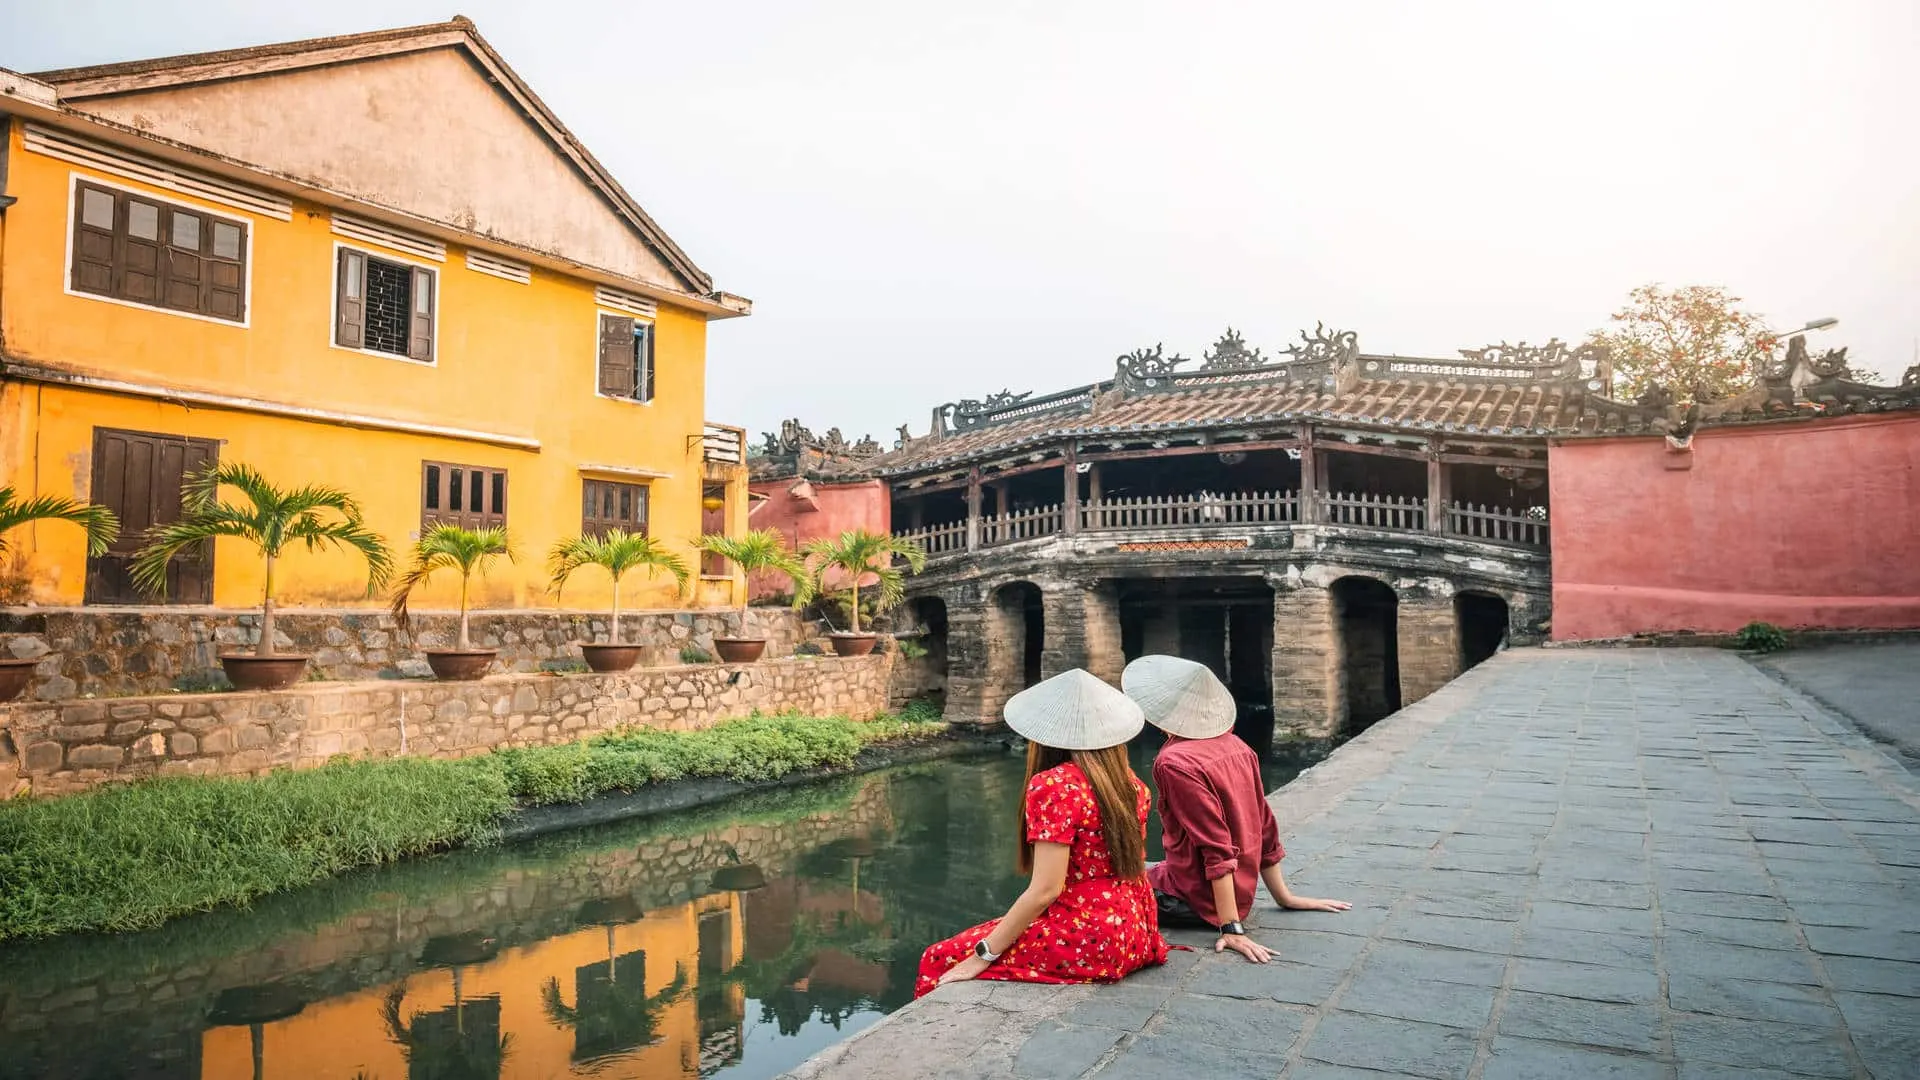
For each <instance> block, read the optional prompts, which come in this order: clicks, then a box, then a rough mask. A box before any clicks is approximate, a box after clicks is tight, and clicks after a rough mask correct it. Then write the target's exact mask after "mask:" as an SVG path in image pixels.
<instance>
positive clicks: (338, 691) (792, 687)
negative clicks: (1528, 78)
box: [0, 653, 893, 797]
mask: <svg viewBox="0 0 1920 1080" xmlns="http://www.w3.org/2000/svg"><path fill="white" fill-rule="evenodd" d="M892 660H893V657H892V654H890V653H889V654H884V655H877V656H869V657H858V658H851V659H841V658H837V657H818V658H812V657H795V658H791V659H785V660H769V661H763V662H761V663H758V664H741V665H719V664H691V665H678V666H673V667H662V668H636V669H634V670H633V671H631V672H628V673H626V674H621V675H546V674H529V675H506V676H497V677H494V678H489V679H485V680H482V681H480V682H472V683H440V682H425V681H412V680H408V681H393V680H386V681H375V682H356V683H331V684H327V683H321V684H311V685H306V686H301V687H296V688H294V689H292V690H286V691H281V692H278V693H249V694H167V695H164V696H146V697H123V698H106V699H96V700H90V701H89V700H77V701H65V702H40V703H24V704H23V703H15V704H12V705H0V797H3V796H6V795H9V794H18V793H20V792H21V790H22V789H23V788H28V789H30V790H31V791H32V793H34V794H39V795H58V794H67V793H71V792H74V791H80V790H84V789H86V788H88V787H92V786H94V785H96V784H101V783H106V782H110V781H115V780H129V779H135V778H138V777H143V776H153V775H160V776H170V775H193V776H233V775H249V774H258V773H262V772H265V771H268V770H271V769H275V768H282V767H293V768H310V767H313V766H317V765H321V764H325V763H326V762H327V761H328V760H329V759H331V758H333V757H334V756H335V755H339V754H345V755H348V756H350V757H356V758H359V757H393V756H398V755H406V754H410V755H417V756H430V757H464V756H467V755H471V754H479V753H484V752H486V751H488V750H491V749H493V748H495V747H500V746H544V745H553V744H557V743H568V742H575V741H578V740H580V739H584V738H587V737H589V736H592V735H597V734H600V733H602V732H606V731H612V730H614V729H616V728H620V727H626V726H634V725H640V726H646V727H655V728H663V729H671V730H692V729H697V728H704V727H709V726H711V725H713V724H715V723H718V722H720V721H721V720H726V719H731V718H735V717H741V716H746V715H748V714H750V713H754V712H762V713H778V712H786V711H795V712H800V713H805V714H808V715H815V716H828V715H845V716H852V717H856V718H860V719H866V718H870V717H872V716H874V715H875V714H877V713H879V712H881V711H882V710H884V709H885V708H886V707H887V701H888V685H889V674H890V668H891V666H892Z"/></svg>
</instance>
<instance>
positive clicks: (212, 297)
mask: <svg viewBox="0 0 1920 1080" xmlns="http://www.w3.org/2000/svg"><path fill="white" fill-rule="evenodd" d="M207 225H208V234H207V238H206V242H205V243H204V244H202V245H201V246H202V247H203V248H204V249H205V251H206V263H205V270H206V280H205V281H204V282H202V283H201V296H200V310H201V311H203V312H205V313H206V314H208V315H212V316H214V317H216V318H221V319H233V320H235V321H238V320H240V319H242V318H244V317H245V316H246V307H247V305H246V287H247V284H246V283H247V275H246V262H245V259H246V255H247V230H246V226H244V225H241V224H239V223H237V222H232V221H221V220H218V219H216V220H214V221H211V222H208V223H207Z"/></svg>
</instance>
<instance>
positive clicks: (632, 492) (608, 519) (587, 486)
mask: <svg viewBox="0 0 1920 1080" xmlns="http://www.w3.org/2000/svg"><path fill="white" fill-rule="evenodd" d="M580 496H581V497H580V531H581V532H582V533H584V534H586V535H588V536H604V535H606V532H607V530H608V529H624V530H626V531H627V532H630V533H638V534H640V535H641V536H645V535H646V534H647V486H646V485H645V484H622V483H620V482H618V481H614V480H586V481H583V482H582V483H581V485H580Z"/></svg>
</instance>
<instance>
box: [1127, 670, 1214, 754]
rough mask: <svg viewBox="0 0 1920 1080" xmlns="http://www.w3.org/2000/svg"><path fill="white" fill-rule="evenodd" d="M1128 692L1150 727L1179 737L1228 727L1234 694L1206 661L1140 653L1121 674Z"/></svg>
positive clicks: (1209, 734) (1206, 734)
mask: <svg viewBox="0 0 1920 1080" xmlns="http://www.w3.org/2000/svg"><path fill="white" fill-rule="evenodd" d="M1120 685H1121V686H1122V687H1123V688H1125V689H1126V692H1127V696H1128V697H1130V698H1132V699H1133V700H1134V701H1136V702H1139V704H1140V711H1141V712H1144V713H1145V714H1146V717H1147V721H1148V722H1149V723H1151V724H1152V725H1153V726H1154V727H1157V728H1159V729H1160V730H1162V731H1164V732H1166V733H1167V734H1169V735H1178V736H1180V737H1181V738H1183V739H1211V738H1213V737H1214V736H1215V735H1224V734H1226V733H1227V732H1229V731H1232V730H1233V720H1234V717H1235V716H1236V715H1238V713H1239V711H1240V710H1239V707H1238V706H1237V705H1235V704H1234V701H1233V693H1232V692H1231V691H1229V690H1228V689H1227V688H1226V686H1224V685H1223V684H1222V683H1221V682H1220V680H1219V679H1218V678H1215V677H1214V674H1213V672H1212V671H1211V670H1209V669H1208V667H1207V666H1206V665H1205V664H1196V663H1194V662H1193V661H1191V660H1182V659H1180V658H1179V657H1177V656H1143V657H1141V658H1140V659H1138V660H1135V661H1134V662H1133V663H1131V664H1128V665H1127V670H1126V671H1125V672H1123V673H1121V675H1120Z"/></svg>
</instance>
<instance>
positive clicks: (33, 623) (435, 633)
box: [0, 608, 810, 701]
mask: <svg viewBox="0 0 1920 1080" xmlns="http://www.w3.org/2000/svg"><path fill="white" fill-rule="evenodd" d="M470 621H471V634H472V637H473V640H474V643H475V644H476V645H478V646H480V647H482V648H490V649H498V650H500V658H499V660H498V661H497V667H496V670H498V671H537V670H540V669H541V668H542V667H543V666H547V667H550V666H553V665H555V664H564V663H566V662H568V661H574V662H577V661H579V659H580V648H579V643H580V642H582V641H588V642H591V641H605V640H610V636H609V634H608V630H609V627H610V623H611V619H610V617H609V616H608V614H607V613H605V612H581V611H484V612H475V613H473V614H472V616H471V620H470ZM746 622H747V628H748V629H747V633H746V636H751V637H766V638H767V639H768V645H767V655H769V656H787V655H790V654H792V652H793V650H794V648H795V647H796V646H798V645H799V644H800V643H801V642H802V641H803V640H805V639H806V638H807V637H808V636H809V635H810V630H809V627H808V625H807V624H806V623H805V622H803V621H802V620H801V619H800V617H799V616H797V615H795V614H794V613H793V612H792V611H789V610H788V609H786V608H749V609H748V610H747V616H746ZM457 626H458V619H457V617H456V616H455V615H453V614H451V613H447V612H426V613H416V614H415V615H414V617H413V633H412V634H411V635H403V634H402V633H401V632H400V629H399V627H398V626H397V625H395V622H394V619H393V617H392V616H391V615H389V614H387V613H386V612H385V611H383V610H374V609H366V608H347V609H337V610H335V609H313V608H295V609H292V610H288V611H283V612H280V613H279V615H278V616H277V617H276V618H275V620H274V627H275V630H276V635H275V636H276V638H277V639H278V640H277V642H276V644H277V645H278V646H279V647H280V648H281V649H282V650H284V651H287V652H300V653H308V654H311V655H312V657H313V663H312V668H311V675H310V677H311V678H313V679H315V680H325V681H351V680H360V679H393V678H403V677H408V678H417V677H422V676H425V675H426V674H427V667H426V660H425V659H424V658H423V657H422V656H421V654H420V650H421V649H438V648H448V647H451V646H452V644H453V642H454V639H455V637H456V635H457ZM739 626H740V613H739V612H738V611H638V612H623V613H622V614H621V616H620V632H621V637H622V639H623V640H625V641H629V642H633V643H637V644H640V645H645V646H648V647H649V649H650V650H651V651H652V653H653V655H652V656H651V657H650V659H651V660H652V661H653V662H655V663H673V662H677V661H678V659H679V652H680V649H681V648H682V647H683V646H687V645H693V646H697V647H699V648H701V649H704V650H708V651H711V650H712V647H713V637H714V635H715V634H719V635H721V636H722V637H725V636H728V635H729V634H735V633H738V628H739ZM259 641H260V616H259V614H258V613H257V612H253V611H233V610H216V609H211V608H151V609H128V608H110V609H109V608H45V609H38V608H15V609H10V610H7V611H4V612H0V656H10V657H16V658H19V659H32V658H36V657H38V658H41V663H40V664H39V665H38V666H37V667H36V668H35V678H34V682H33V684H32V685H31V686H29V687H28V688H27V693H26V696H27V697H28V698H30V699H33V700H39V701H67V700H71V699H73V698H78V697H85V696H86V695H89V694H92V695H95V696H99V697H105V696H109V695H115V696H117V695H124V694H160V693H166V692H167V691H169V690H175V689H206V688H207V687H208V686H209V685H221V684H222V683H223V676H221V675H220V654H221V653H222V652H235V651H241V650H244V649H247V648H249V647H251V646H254V645H257V644H258V643H259Z"/></svg>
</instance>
